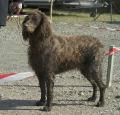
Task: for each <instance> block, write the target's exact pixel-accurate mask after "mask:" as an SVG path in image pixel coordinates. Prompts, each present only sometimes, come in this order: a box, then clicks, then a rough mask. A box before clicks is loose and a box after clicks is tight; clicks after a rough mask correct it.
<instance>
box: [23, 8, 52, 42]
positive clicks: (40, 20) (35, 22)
mask: <svg viewBox="0 0 120 115" xmlns="http://www.w3.org/2000/svg"><path fill="white" fill-rule="evenodd" d="M50 31H51V29H50V23H49V21H48V19H47V16H46V15H45V14H44V13H43V12H41V11H39V10H35V11H34V12H32V13H30V14H29V15H28V16H26V17H25V19H24V21H23V23H22V35H23V39H24V40H28V39H30V38H31V36H33V35H34V37H35V36H40V37H44V35H47V34H48V33H49V32H50Z"/></svg>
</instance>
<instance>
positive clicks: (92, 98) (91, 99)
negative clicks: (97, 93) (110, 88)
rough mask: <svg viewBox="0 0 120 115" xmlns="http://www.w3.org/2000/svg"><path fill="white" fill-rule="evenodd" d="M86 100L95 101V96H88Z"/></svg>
mask: <svg viewBox="0 0 120 115" xmlns="http://www.w3.org/2000/svg"><path fill="white" fill-rule="evenodd" d="M88 101H91V102H95V101H96V97H90V98H88Z"/></svg>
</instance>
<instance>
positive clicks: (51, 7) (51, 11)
mask: <svg viewBox="0 0 120 115" xmlns="http://www.w3.org/2000/svg"><path fill="white" fill-rule="evenodd" d="M52 13H53V0H51V5H50V19H51V22H52Z"/></svg>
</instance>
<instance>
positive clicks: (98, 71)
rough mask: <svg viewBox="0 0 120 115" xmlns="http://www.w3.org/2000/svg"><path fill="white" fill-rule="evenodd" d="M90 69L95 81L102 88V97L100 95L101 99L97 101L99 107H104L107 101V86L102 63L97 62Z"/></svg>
mask: <svg viewBox="0 0 120 115" xmlns="http://www.w3.org/2000/svg"><path fill="white" fill-rule="evenodd" d="M90 71H91V75H92V78H93V79H94V80H95V83H96V84H97V86H98V87H99V90H100V97H99V101H98V103H97V107H102V106H104V103H105V99H104V95H105V89H106V86H105V85H104V83H103V81H102V67H101V64H97V65H96V64H93V65H92V66H91V67H90Z"/></svg>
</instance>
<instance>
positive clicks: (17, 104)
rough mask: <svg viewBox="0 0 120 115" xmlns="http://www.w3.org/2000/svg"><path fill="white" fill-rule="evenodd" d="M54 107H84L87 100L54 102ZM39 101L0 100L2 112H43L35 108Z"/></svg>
mask: <svg viewBox="0 0 120 115" xmlns="http://www.w3.org/2000/svg"><path fill="white" fill-rule="evenodd" d="M54 101H55V102H54V103H53V106H67V105H84V103H83V101H85V100H54ZM36 102H37V100H0V110H42V109H40V108H39V107H37V106H36V107H37V108H36V107H33V106H35V103H36Z"/></svg>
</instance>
